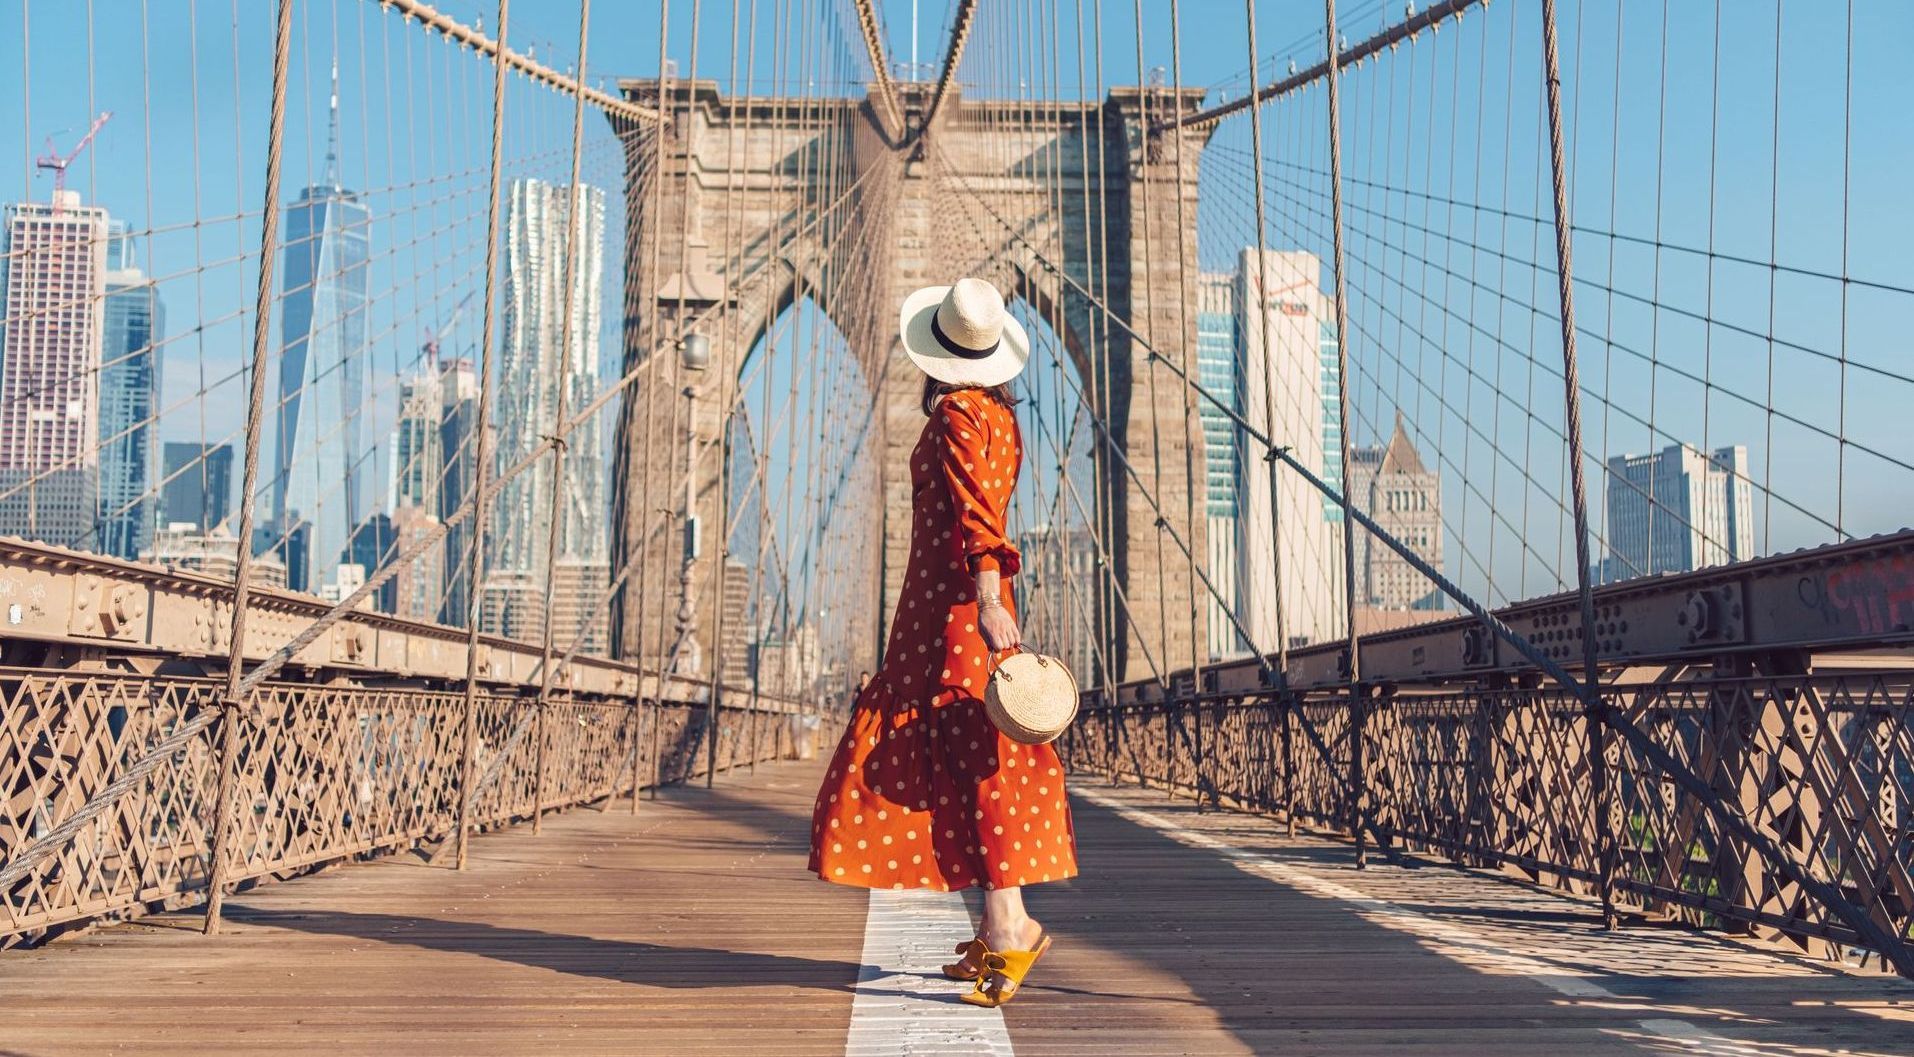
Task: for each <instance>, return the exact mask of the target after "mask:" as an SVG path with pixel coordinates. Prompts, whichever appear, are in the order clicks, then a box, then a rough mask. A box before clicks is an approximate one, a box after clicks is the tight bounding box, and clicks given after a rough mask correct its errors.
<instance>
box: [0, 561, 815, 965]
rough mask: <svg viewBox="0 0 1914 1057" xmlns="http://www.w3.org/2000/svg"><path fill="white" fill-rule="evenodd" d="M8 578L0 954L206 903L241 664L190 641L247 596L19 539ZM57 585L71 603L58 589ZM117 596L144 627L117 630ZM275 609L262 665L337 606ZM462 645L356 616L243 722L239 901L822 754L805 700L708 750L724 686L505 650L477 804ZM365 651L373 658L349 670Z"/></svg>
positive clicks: (1, 672)
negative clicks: (227, 720)
mask: <svg viewBox="0 0 1914 1057" xmlns="http://www.w3.org/2000/svg"><path fill="white" fill-rule="evenodd" d="M5 559H6V560H5V562H4V563H0V569H3V570H4V573H5V582H6V583H7V585H8V586H9V588H10V589H11V590H10V594H11V595H12V597H14V598H18V599H22V600H23V601H22V602H21V603H17V604H16V605H17V608H16V609H15V610H14V611H12V612H10V613H9V619H10V620H11V621H12V623H11V625H10V627H9V637H8V638H7V639H6V640H4V641H5V645H6V647H7V660H8V661H9V666H7V667H0V947H5V946H13V945H18V944H22V943H33V942H37V941H39V940H41V939H44V938H46V937H47V936H49V935H51V934H54V933H57V932H59V931H62V930H65V929H67V928H70V927H72V926H74V925H77V924H81V923H85V922H90V921H97V920H102V919H125V918H131V917H137V916H139V915H141V914H143V913H147V912H150V911H153V910H159V909H169V908H177V907H181V906H187V905H194V904H198V903H201V902H203V901H205V900H206V898H207V896H208V889H209V884H210V879H211V875H212V857H213V852H212V820H213V818H214V816H215V813H216V812H217V811H219V810H220V808H221V804H220V798H219V794H218V786H219V770H220V760H219V754H218V750H219V741H218V736H219V732H220V731H221V730H222V729H223V724H222V723H221V722H220V716H221V715H222V713H223V712H225V711H226V710H227V706H226V703H225V680H224V678H223V677H222V676H220V675H219V674H217V671H218V669H219V668H220V667H222V666H223V663H224V659H223V657H222V656H220V653H219V652H218V650H217V649H214V648H212V645H213V644H212V643H210V642H206V643H202V644H201V648H200V649H199V650H194V649H192V648H190V646H187V645H185V644H186V642H187V641H188V639H189V637H190V633H191V630H192V629H193V628H194V627H195V626H198V627H200V628H202V629H204V628H207V627H214V626H217V625H216V624H209V623H207V622H206V621H205V620H203V619H202V620H199V621H197V622H196V621H195V620H194V619H193V616H194V613H195V612H196V611H198V610H200V609H201V608H203V610H204V613H205V614H207V615H210V614H213V613H216V612H217V611H218V608H219V606H220V605H221V604H222V599H223V600H224V604H225V605H227V606H230V598H231V592H232V586H231V585H230V584H224V583H220V582H219V581H217V580H214V579H212V578H210V577H204V576H197V575H194V574H190V573H168V572H162V571H159V570H155V569H152V568H150V567H141V566H137V565H133V564H131V563H121V562H114V561H112V560H110V559H100V558H96V557H92V556H87V555H81V554H78V553H75V552H67V551H61V550H58V549H56V548H47V547H41V546H38V545H30V544H20V543H9V544H8V546H7V553H6V555H5ZM56 569H57V575H56V572H55V570H56ZM36 572H38V573H39V575H40V577H42V578H40V579H36ZM49 586H66V587H69V588H73V590H72V591H71V593H70V594H69V595H67V596H64V597H62V596H58V595H56V594H54V593H53V592H51V591H45V590H37V589H36V588H39V587H49ZM96 598H101V599H106V600H107V604H108V605H109V606H110V607H111V608H113V609H114V610H115V611H116V612H120V613H124V614H129V615H131V614H137V616H136V617H133V618H132V619H130V620H128V621H127V622H126V623H124V624H117V625H114V624H107V625H105V626H102V624H101V623H100V622H97V621H95V618H93V617H92V616H91V613H92V612H93V611H94V610H96V609H98V608H99V607H100V604H99V602H97V601H96ZM188 600H196V601H191V602H189V601H188ZM254 604H255V605H257V606H259V607H260V610H261V616H262V620H263V621H264V622H265V624H266V627H267V628H268V630H267V631H266V633H265V638H266V639H267V640H268V641H256V642H255V643H254V644H253V647H252V651H251V652H255V653H258V652H261V651H266V650H270V649H271V645H270V642H269V640H270V637H271V636H272V634H273V633H272V631H271V630H270V629H271V627H272V623H273V622H272V616H273V614H274V613H275V611H279V616H280V617H281V620H282V621H283V622H285V623H286V624H287V625H288V626H296V625H297V624H303V620H302V619H301V618H303V617H304V616H306V614H305V613H303V612H301V610H302V609H314V608H319V609H323V608H324V604H323V603H321V602H318V601H316V600H313V599H310V598H305V597H303V596H299V595H295V594H291V593H289V592H271V591H267V592H261V593H260V594H259V595H258V596H256V597H255V599H254ZM116 631H117V632H119V634H118V635H115V632H116ZM460 634H461V633H460V632H458V631H457V630H456V629H450V628H443V627H439V626H436V625H429V624H412V623H408V622H406V621H402V620H398V619H396V618H393V617H389V616H385V615H382V614H376V613H365V614H364V615H363V616H356V617H352V618H348V619H346V620H343V621H341V622H340V623H339V624H338V625H336V626H335V635H334V636H333V639H332V641H331V643H330V644H329V645H328V644H321V645H322V649H321V650H320V651H318V652H311V651H302V653H301V654H300V655H299V663H297V664H295V665H293V666H290V667H289V668H288V669H287V670H286V673H285V674H284V675H283V676H282V677H281V678H277V679H274V680H270V681H267V682H264V683H261V684H260V685H259V686H258V687H257V688H256V689H255V690H253V691H252V693H251V694H250V695H249V696H248V698H247V700H246V702H245V707H244V708H239V709H233V710H232V711H231V714H232V717H233V718H234V719H236V720H237V722H238V726H237V728H236V742H237V744H236V752H235V768H234V778H233V781H232V782H231V785H230V792H229V793H228V796H227V798H226V799H227V802H226V803H225V805H224V809H225V810H226V811H227V812H229V813H230V816H229V817H230V818H231V827H232V830H231V833H230V835H229V843H228V845H227V846H228V847H229V848H230V856H231V857H230V859H229V861H228V862H227V864H226V868H225V871H224V876H225V878H226V879H227V880H228V882H229V883H236V884H240V885H249V884H258V883H262V882H266V881H270V880H278V879H284V878H287V877H291V876H294V875H297V874H299V873H302V872H305V871H308V870H310V869H313V868H315V867H317V866H321V865H324V864H327V863H332V862H337V861H340V860H345V859H353V858H362V857H369V856H379V855H391V854H396V853H403V852H408V851H413V850H420V851H425V852H430V853H436V851H437V850H438V849H439V848H441V847H449V838H450V837H451V836H452V835H453V834H454V833H455V832H456V830H457V827H458V820H459V805H460V801H461V797H462V796H463V797H464V798H465V799H467V800H469V801H470V811H469V815H470V818H471V820H472V824H473V825H474V827H475V828H491V827H497V826H503V825H508V824H511V823H514V822H517V821H522V820H528V819H533V818H537V817H538V816H539V815H540V814H541V813H542V812H545V811H556V810H562V809H565V808H568V807H573V806H576V805H579V804H585V803H590V802H593V801H601V800H609V799H610V798H612V797H614V796H616V795H619V794H622V793H626V792H631V793H632V794H633V795H635V792H636V787H638V786H642V785H653V786H655V785H657V784H660V783H671V782H678V781H684V780H687V779H689V778H693V777H696V776H700V775H702V774H704V773H705V769H706V767H707V766H710V765H711V762H715V764H716V766H718V767H719V769H721V770H722V769H727V768H729V767H734V766H739V765H744V764H749V763H754V762H755V761H757V760H762V759H772V758H776V757H777V756H779V755H782V754H783V753H784V752H785V751H786V748H787V746H792V745H794V741H795V739H796V738H798V737H799V736H800V732H799V731H798V730H796V729H794V726H793V723H792V722H791V720H792V717H794V716H796V715H797V714H799V713H801V712H802V711H804V709H803V706H802V705H801V704H800V703H799V702H796V701H793V700H789V699H786V698H782V697H776V696H767V695H761V694H754V693H753V692H752V690H751V688H749V687H743V686H740V687H735V688H730V689H729V693H728V696H727V698H726V704H725V712H726V718H725V721H724V722H723V723H722V724H721V725H720V729H719V731H718V738H717V743H718V750H719V751H718V752H715V753H709V754H708V753H707V752H706V751H705V743H706V742H707V740H708V739H710V737H711V731H710V730H709V726H708V715H709V712H708V708H707V703H706V698H707V697H708V691H709V685H708V683H707V682H706V681H704V680H697V681H690V680H679V679H669V678H668V679H666V680H664V681H663V683H662V685H661V684H660V682H659V680H658V678H657V677H656V675H655V674H654V673H649V672H640V671H639V670H638V669H637V668H636V667H633V666H630V665H623V664H619V663H617V662H613V661H607V660H603V659H598V658H592V659H581V660H579V661H577V662H575V663H573V664H571V665H566V666H564V667H562V668H560V669H559V670H557V671H555V672H554V675H553V679H552V680H550V681H547V680H545V679H543V677H542V675H541V674H540V672H539V670H538V666H537V662H538V660H539V657H540V654H541V649H540V647H538V646H536V645H532V644H525V643H514V642H510V641H508V640H501V639H487V640H486V641H485V642H484V643H483V646H482V654H483V656H482V662H481V666H480V683H481V685H480V688H479V692H478V694H477V699H476V707H475V712H474V716H473V723H474V726H475V730H476V738H475V746H474V766H473V768H472V770H471V774H472V775H473V780H472V783H471V788H470V789H469V790H464V791H462V790H461V782H462V773H463V768H462V763H463V761H462V741H463V724H464V715H465V706H464V694H463V693H462V692H461V687H460V683H461V681H462V680H461V679H460V678H459V675H458V671H457V670H458V669H459V667H460V666H459V662H461V661H462V660H463V651H462V650H459V649H456V648H450V647H453V646H454V640H456V639H457V638H458V637H459V636H460ZM440 640H444V641H443V642H440ZM348 641H349V642H352V643H357V644H359V645H358V646H357V647H355V648H352V649H348V650H345V651H341V650H340V649H339V645H340V643H341V642H348ZM439 646H444V647H448V648H445V649H442V650H441V649H438V648H436V647H439ZM440 653H443V657H440V656H439V654H440ZM23 662H28V663H23ZM440 667H442V668H444V669H445V670H444V671H443V672H440V671H436V670H435V668H440ZM548 684H549V685H550V686H551V689H550V692H549V696H547V697H546V698H545V702H546V703H545V704H544V705H543V706H542V708H541V706H540V703H539V700H540V690H541V687H544V686H546V685H548ZM541 742H542V745H541ZM708 761H711V762H708Z"/></svg>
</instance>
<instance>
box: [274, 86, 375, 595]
mask: <svg viewBox="0 0 1914 1057" xmlns="http://www.w3.org/2000/svg"><path fill="white" fill-rule="evenodd" d="M371 221H372V214H371V212H370V211H369V210H368V209H367V208H366V207H365V205H364V204H363V203H361V202H360V201H359V196H358V195H357V194H356V193H355V192H352V191H348V190H346V189H345V188H344V187H343V186H341V185H340V182H339V64H338V62H337V61H336V60H335V61H334V62H333V67H332V100H331V110H330V126H329V131H328V133H327V140H326V172H325V177H324V180H323V181H322V182H321V183H318V184H314V185H313V186H311V187H308V188H306V189H305V190H303V191H301V192H300V193H299V198H298V200H297V201H295V202H293V204H292V205H290V206H288V207H287V208H286V223H285V235H284V237H285V244H286V250H285V279H284V285H283V286H282V287H281V290H282V295H281V300H280V319H281V326H282V331H283V337H284V343H285V347H284V350H283V352H282V353H281V355H280V360H279V402H280V404H279V414H278V427H277V429H276V430H275V431H274V449H273V478H272V482H271V487H272V493H271V494H272V521H273V525H274V526H275V529H276V533H275V534H276V535H279V536H283V535H284V533H285V532H286V526H288V525H292V524H295V523H296V522H298V521H302V520H303V521H305V522H306V523H307V525H308V531H309V532H310V534H311V535H310V539H309V541H308V544H307V553H308V555H309V556H310V558H311V562H310V567H309V568H307V569H305V570H304V572H305V577H306V578H305V579H304V580H300V579H298V570H297V566H296V564H295V563H293V562H291V561H288V562H287V565H288V566H289V567H291V568H293V569H294V573H293V575H294V577H295V581H294V583H293V584H292V586H293V588H294V589H295V590H311V589H315V588H316V587H317V586H318V585H320V584H323V583H326V582H328V581H330V580H331V579H332V570H333V568H334V567H335V566H337V565H338V564H339V556H340V555H341V554H342V553H344V552H345V549H346V545H347V539H348V536H349V535H350V533H351V531H352V529H353V528H354V527H355V526H357V525H358V524H360V523H361V522H362V521H363V520H365V517H366V514H367V510H366V507H367V505H368V500H369V499H370V496H369V495H368V494H367V490H366V484H367V482H366V480H365V477H366V469H367V468H366V465H365V460H364V458H363V456H364V452H365V446H364V444H363V442H362V434H363V429H362V423H363V421H364V415H365V408H364V407H363V404H364V400H365V359H366V284H367V280H368V269H367V266H366V260H367V257H368V256H369V254H370V245H371Z"/></svg>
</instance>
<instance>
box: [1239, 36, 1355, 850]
mask: <svg viewBox="0 0 1914 1057" xmlns="http://www.w3.org/2000/svg"><path fill="white" fill-rule="evenodd" d="M1243 7H1244V10H1245V11H1246V12H1247V16H1248V19H1247V20H1248V29H1249V98H1250V104H1249V137H1250V163H1251V166H1252V167H1253V168H1254V169H1255V177H1256V271H1255V282H1254V284H1253V289H1250V290H1248V291H1246V292H1249V293H1254V294H1255V295H1256V301H1257V303H1256V317H1257V320H1258V323H1259V328H1260V333H1261V337H1262V346H1263V385H1262V391H1263V428H1264V429H1265V430H1268V431H1269V432H1270V435H1271V436H1272V437H1273V436H1274V435H1275V429H1276V389H1275V381H1274V378H1273V377H1272V372H1271V371H1270V370H1269V355H1270V349H1269V305H1268V303H1267V302H1268V294H1267V293H1266V289H1267V287H1268V285H1269V274H1268V273H1269V259H1268V250H1267V249H1266V248H1265V247H1266V243H1267V240H1268V237H1269V226H1268V221H1267V219H1266V213H1265V207H1264V203H1263V98H1262V94H1261V93H1260V92H1259V91H1257V88H1256V74H1257V65H1256V64H1257V63H1258V61H1260V60H1259V59H1258V58H1257V51H1256V0H1243ZM1331 66H1332V67H1333V66H1334V63H1333V62H1332V63H1331ZM1245 278H1247V276H1246V277H1245ZM1251 285H1252V284H1249V283H1245V286H1251ZM1246 307H1247V306H1242V305H1239V306H1237V310H1238V311H1239V312H1241V311H1243V310H1244V308H1246ZM1248 363H1249V358H1248V357H1247V356H1245V357H1244V358H1243V362H1242V363H1240V364H1238V365H1237V367H1238V371H1239V373H1240V371H1241V370H1242V368H1244V367H1247V366H1248ZM1245 450H1247V448H1245ZM1264 462H1265V464H1266V466H1267V469H1268V474H1269V548H1270V552H1271V556H1272V559H1273V560H1272V564H1271V566H1270V568H1271V572H1272V579H1273V580H1274V581H1275V584H1274V586H1275V597H1274V604H1275V606H1276V613H1275V617H1276V682H1277V688H1276V689H1277V692H1278V693H1279V694H1281V695H1282V701H1283V708H1284V711H1285V717H1286V718H1285V719H1284V722H1283V741H1284V750H1283V759H1284V774H1283V785H1284V793H1283V801H1284V802H1283V811H1284V813H1285V814H1286V815H1287V816H1288V823H1287V825H1288V826H1289V829H1290V832H1291V833H1294V832H1295V826H1296V804H1295V799H1294V795H1295V777H1294V774H1293V768H1292V767H1291V766H1290V763H1291V762H1293V761H1294V760H1295V756H1294V755H1293V754H1292V753H1291V752H1290V751H1289V750H1290V745H1289V741H1290V738H1289V730H1290V727H1291V723H1290V722H1289V719H1288V718H1287V717H1288V715H1289V714H1290V713H1292V712H1293V713H1294V718H1295V719H1296V721H1298V722H1301V721H1302V720H1303V719H1304V717H1303V715H1302V712H1301V707H1300V703H1299V702H1298V701H1297V700H1296V697H1295V695H1293V694H1291V693H1290V692H1289V689H1288V686H1287V683H1288V681H1289V622H1288V619H1287V617H1286V615H1285V614H1284V612H1283V548H1282V546H1281V540H1282V499H1281V497H1282V489H1281V485H1282V480H1281V477H1282V471H1281V469H1280V468H1278V467H1277V465H1276V460H1274V459H1268V458H1266V459H1265V460H1264ZM1245 542H1247V543H1250V544H1254V543H1255V542H1256V541H1255V540H1253V539H1249V540H1246V541H1245ZM1238 560H1239V561H1240V560H1241V559H1240V558H1239V559H1238ZM1248 587H1249V590H1250V591H1251V592H1252V593H1253V592H1254V591H1255V589H1256V587H1255V584H1253V583H1252V584H1250V585H1248ZM1237 590H1238V597H1239V598H1241V597H1242V587H1241V586H1240V585H1239V587H1238V589H1237ZM1250 649H1252V650H1256V651H1258V652H1259V653H1260V652H1261V651H1262V644H1260V643H1257V642H1251V643H1250Z"/></svg>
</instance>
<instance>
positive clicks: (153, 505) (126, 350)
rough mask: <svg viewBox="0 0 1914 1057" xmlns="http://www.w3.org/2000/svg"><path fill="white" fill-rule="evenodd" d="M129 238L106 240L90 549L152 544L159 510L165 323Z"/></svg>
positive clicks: (127, 553) (115, 551) (119, 551)
mask: <svg viewBox="0 0 1914 1057" xmlns="http://www.w3.org/2000/svg"><path fill="white" fill-rule="evenodd" d="M130 251H131V242H130V240H127V239H124V238H121V239H119V240H116V242H115V243H114V245H113V246H110V247H109V253H108V256H109V257H110V258H118V260H117V261H110V262H109V263H113V264H114V265H115V267H114V268H113V269H112V270H109V271H108V272H107V273H106V314H105V336H104V339H103V341H102V343H101V349H100V357H101V358H100V434H99V443H100V489H99V518H98V526H99V531H98V534H97V535H96V536H94V537H93V539H92V540H91V541H89V542H88V543H87V546H88V547H89V549H97V550H99V551H101V552H103V553H106V554H111V555H114V556H116V557H120V558H134V557H137V556H138V555H139V553H140V551H141V550H143V549H145V548H147V547H148V546H150V545H151V543H152V540H153V530H154V528H155V520H156V518H157V515H158V511H159V505H160V504H159V502H158V497H156V496H154V495H151V494H149V493H150V492H151V491H152V489H153V468H154V465H155V463H156V462H157V459H156V456H157V455H158V454H159V453H158V447H159V445H158V444H157V443H156V441H157V439H158V438H157V432H158V430H157V424H156V423H155V421H154V419H155V414H156V412H157V411H158V410H159V390H160V356H159V349H158V347H157V342H158V341H159V339H160V336H161V334H162V333H163V332H164V329H165V309H164V307H163V306H162V305H161V304H160V297H159V287H158V285H156V284H155V283H154V282H153V281H152V280H151V279H149V278H147V277H146V274H145V273H144V272H142V271H140V269H139V268H137V267H135V266H134V264H133V261H132V259H131V258H132V253H131V252H130Z"/></svg>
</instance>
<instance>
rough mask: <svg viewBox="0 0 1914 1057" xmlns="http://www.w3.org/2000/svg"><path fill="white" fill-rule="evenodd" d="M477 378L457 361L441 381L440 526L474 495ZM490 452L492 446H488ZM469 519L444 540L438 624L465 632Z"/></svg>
mask: <svg viewBox="0 0 1914 1057" xmlns="http://www.w3.org/2000/svg"><path fill="white" fill-rule="evenodd" d="M478 400H479V380H478V372H477V371H475V370H473V369H472V361H470V360H453V361H452V362H450V363H448V364H446V366H445V373H444V374H442V375H440V376H439V451H440V452H441V456H440V457H441V459H442V460H443V464H444V467H445V473H444V475H443V476H442V477H441V478H440V479H439V520H440V521H447V522H449V521H450V520H451V519H452V515H454V514H456V513H457V512H458V509H459V506H460V505H461V504H462V503H464V502H465V498H466V494H467V493H468V492H470V491H471V490H472V486H473V484H474V483H475V478H476V474H477V471H478V458H479V444H480V440H479V437H478V435H477V433H478ZM488 447H489V445H488ZM471 532H472V521H471V519H470V518H467V519H466V520H464V521H461V522H459V523H458V524H456V525H453V526H452V527H451V528H450V529H449V530H447V531H446V534H445V561H444V574H443V583H444V585H445V603H444V605H442V606H441V607H440V608H439V622H440V623H442V624H451V625H454V626H457V627H464V626H465V622H466V621H467V620H470V619H471V616H472V586H471V585H472V579H471V575H470V573H469V571H468V570H467V569H466V567H465V559H466V554H465V552H466V550H467V549H468V548H469V547H470V546H471V538H472V537H471Z"/></svg>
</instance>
